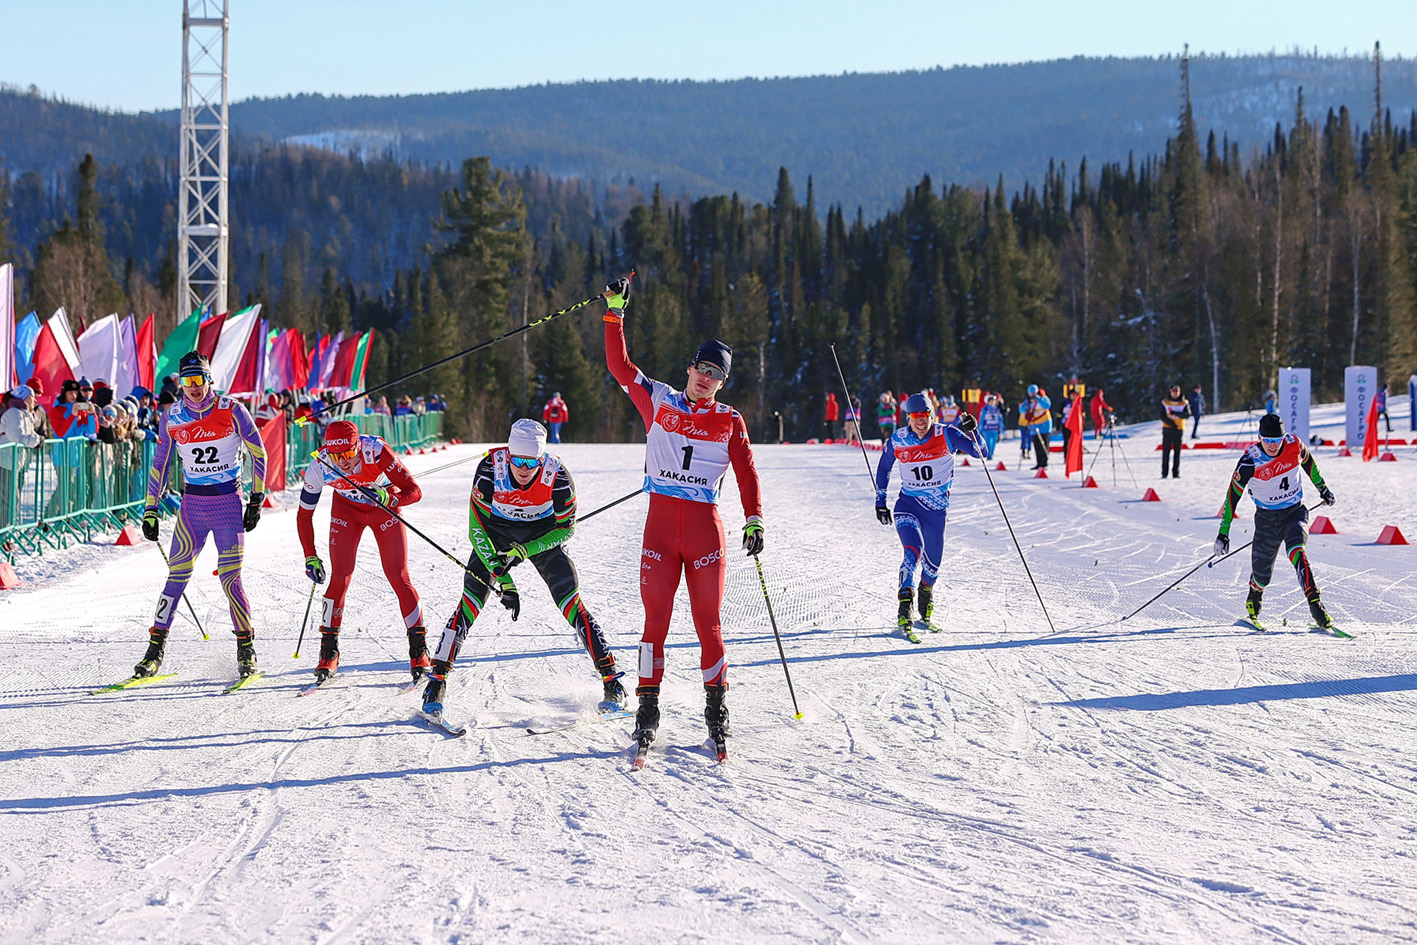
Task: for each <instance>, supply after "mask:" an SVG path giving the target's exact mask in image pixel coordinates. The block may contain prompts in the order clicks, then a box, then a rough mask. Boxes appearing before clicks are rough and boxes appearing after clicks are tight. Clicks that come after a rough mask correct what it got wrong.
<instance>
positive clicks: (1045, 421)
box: [1024, 384, 1053, 469]
mask: <svg viewBox="0 0 1417 945" xmlns="http://www.w3.org/2000/svg"><path fill="white" fill-rule="evenodd" d="M1024 404H1025V408H1026V409H1025V416H1026V417H1027V419H1028V432H1029V434H1030V436H1031V438H1032V440H1033V455H1034V458H1035V460H1036V462H1035V463H1034V466H1033V468H1034V469H1047V468H1048V441H1049V440H1051V439H1052V438H1053V401H1051V400H1049V399H1048V392H1047V391H1045V390H1044V389H1043V388H1041V387H1039V386H1038V385H1037V384H1029V385H1028V399H1027V400H1025V401H1024Z"/></svg>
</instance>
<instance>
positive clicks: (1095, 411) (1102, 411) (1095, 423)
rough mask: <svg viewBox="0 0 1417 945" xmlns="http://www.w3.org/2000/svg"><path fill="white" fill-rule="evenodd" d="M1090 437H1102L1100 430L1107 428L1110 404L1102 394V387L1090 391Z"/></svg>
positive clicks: (1098, 438)
mask: <svg viewBox="0 0 1417 945" xmlns="http://www.w3.org/2000/svg"><path fill="white" fill-rule="evenodd" d="M1091 409H1092V431H1093V432H1092V438H1093V439H1094V440H1100V439H1102V431H1103V430H1105V429H1106V428H1107V418H1108V417H1109V416H1110V415H1111V413H1112V405H1111V404H1109V403H1108V402H1107V398H1105V397H1103V396H1102V388H1100V387H1099V388H1097V390H1095V391H1093V392H1092V404H1091Z"/></svg>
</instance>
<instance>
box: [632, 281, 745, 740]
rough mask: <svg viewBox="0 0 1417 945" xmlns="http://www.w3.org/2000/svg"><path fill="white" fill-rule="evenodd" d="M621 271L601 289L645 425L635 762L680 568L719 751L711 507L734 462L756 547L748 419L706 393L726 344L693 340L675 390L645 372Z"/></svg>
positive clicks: (717, 561)
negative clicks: (628, 320)
mask: <svg viewBox="0 0 1417 945" xmlns="http://www.w3.org/2000/svg"><path fill="white" fill-rule="evenodd" d="M629 292H630V284H629V281H628V280H626V279H617V280H616V281H615V282H613V283H611V284H610V285H608V286H606V288H605V302H606V313H605V362H606V365H607V366H608V367H609V368H610V373H611V374H613V375H614V376H615V380H617V381H618V382H619V383H620V386H621V387H622V388H623V389H624V390H625V393H627V394H629V396H630V400H631V402H632V403H634V405H635V407H636V408H637V409H638V410H639V412H640V417H641V419H643V420H644V424H645V429H646V430H647V431H648V432H647V433H646V436H645V489H646V491H648V492H649V493H650V498H649V514H648V516H647V517H646V519H645V531H644V545H643V547H642V548H641V550H640V598H641V600H642V601H643V602H644V608H645V630H644V636H643V638H642V639H641V641H640V660H639V686H638V688H636V690H635V693H636V694H637V695H638V696H639V700H640V701H639V711H638V712H637V713H636V714H635V734H634V737H635V740H636V741H638V742H639V744H640V754H639V756H638V757H637V763H642V759H643V755H644V752H645V751H647V750H648V748H649V745H650V743H651V742H653V741H654V736H655V732H656V730H657V729H658V728H659V685H660V680H661V678H662V677H663V675H664V639H665V637H666V636H667V635H668V633H669V618H670V615H671V614H672V613H673V610H674V594H675V592H676V591H677V590H678V588H679V577H680V575H681V574H682V575H683V576H684V579H685V582H686V583H687V584H688V587H689V606H690V608H691V610H692V611H693V615H694V629H695V630H696V631H697V633H698V636H699V647H700V657H699V668H700V669H701V670H702V671H703V680H704V692H705V707H704V720H705V722H707V723H708V730H709V735H710V736H711V737H712V738H713V740H714V744H715V745H716V746H717V748H718V752H719V757H720V759H722V758H725V757H727V754H726V753H727V747H726V741H725V740H726V738H727V737H728V734H729V731H728V705H727V703H726V702H725V701H724V700H725V694H726V693H727V691H728V657H727V654H726V653H725V652H724V648H723V632H722V624H721V616H720V612H721V608H722V604H723V588H724V582H725V579H726V577H727V567H726V562H725V561H724V556H725V554H726V550H725V540H724V535H723V521H722V519H720V518H719V515H718V496H719V487H720V486H721V485H722V482H723V477H724V475H725V474H726V473H727V472H728V467H729V466H730V465H731V466H732V467H733V473H734V476H735V477H736V478H737V480H738V492H739V495H740V497H741V499H742V502H743V514H744V516H745V517H746V519H747V522H746V523H745V524H744V526H743V548H744V549H745V550H746V551H747V552H748V554H750V555H757V554H758V553H759V552H761V551H762V550H763V520H762V513H763V507H762V499H761V497H760V492H759V487H758V471H757V469H756V467H755V466H754V465H753V450H752V447H751V445H750V444H749V441H748V427H747V425H746V424H745V423H744V422H743V417H742V415H741V414H739V413H738V411H736V410H734V409H733V408H732V407H730V406H728V405H727V404H721V403H719V402H718V401H717V400H716V399H715V395H716V394H717V393H718V391H719V389H720V388H722V387H723V384H724V381H725V380H727V378H728V372H729V370H730V369H731V368H732V365H733V349H732V348H730V347H728V345H726V344H724V343H723V342H721V341H705V342H704V343H703V344H701V345H699V348H698V351H697V352H695V354H694V357H693V359H692V360H691V361H690V362H689V365H688V375H689V377H688V383H687V384H686V385H685V388H684V390H682V391H679V390H675V389H674V388H673V387H670V386H669V385H668V384H665V383H663V382H662V381H656V380H653V379H651V378H648V377H645V375H644V374H643V373H642V372H641V371H640V369H639V368H637V367H635V365H634V363H633V362H631V361H630V356H629V352H628V350H627V349H626V347H625V329H624V325H623V324H622V322H623V319H624V316H625V302H626V299H627V297H628V295H629Z"/></svg>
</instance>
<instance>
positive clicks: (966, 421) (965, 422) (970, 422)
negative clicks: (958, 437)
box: [955, 411, 979, 433]
mask: <svg viewBox="0 0 1417 945" xmlns="http://www.w3.org/2000/svg"><path fill="white" fill-rule="evenodd" d="M955 426H957V427H959V431H960V432H961V433H973V432H974V431H975V429H976V428H977V427H978V426H979V421H978V420H975V419H974V414H972V413H969V412H968V411H965V412H964V413H962V414H960V415H959V419H958V420H956V421H955Z"/></svg>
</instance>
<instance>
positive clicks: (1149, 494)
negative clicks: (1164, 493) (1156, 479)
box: [1141, 488, 1161, 502]
mask: <svg viewBox="0 0 1417 945" xmlns="http://www.w3.org/2000/svg"><path fill="white" fill-rule="evenodd" d="M1141 500H1142V501H1143V502H1160V501H1161V496H1159V495H1157V494H1156V490H1155V489H1151V488H1148V489H1147V490H1146V495H1144V496H1142V497H1141Z"/></svg>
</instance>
